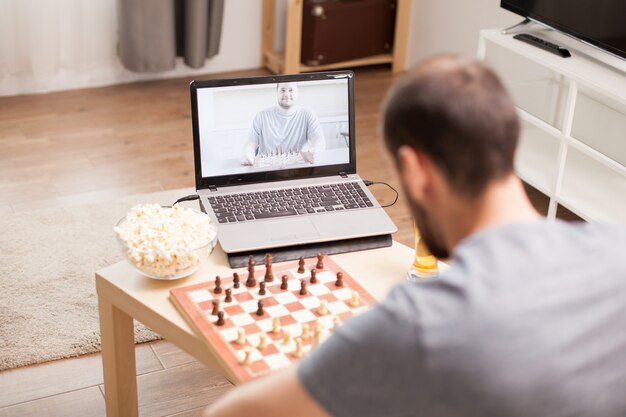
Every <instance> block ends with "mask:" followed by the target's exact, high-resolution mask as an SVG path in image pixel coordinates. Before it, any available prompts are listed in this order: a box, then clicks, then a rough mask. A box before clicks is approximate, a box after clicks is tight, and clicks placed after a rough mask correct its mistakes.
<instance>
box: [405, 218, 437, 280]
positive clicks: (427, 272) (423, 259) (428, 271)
mask: <svg viewBox="0 0 626 417" xmlns="http://www.w3.org/2000/svg"><path fill="white" fill-rule="evenodd" d="M413 229H414V230H415V256H414V257H413V265H411V269H410V270H409V273H408V277H407V279H408V280H409V281H419V280H420V279H422V278H435V277H437V276H438V275H439V267H438V266H437V258H435V257H434V256H433V255H432V254H431V253H430V252H429V251H428V248H427V247H426V244H425V243H424V241H423V240H422V236H421V235H420V231H419V229H418V228H417V226H416V225H415V224H413Z"/></svg>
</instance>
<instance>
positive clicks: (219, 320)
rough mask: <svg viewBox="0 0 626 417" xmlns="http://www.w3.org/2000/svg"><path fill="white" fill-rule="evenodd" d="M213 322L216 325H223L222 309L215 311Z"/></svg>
mask: <svg viewBox="0 0 626 417" xmlns="http://www.w3.org/2000/svg"><path fill="white" fill-rule="evenodd" d="M215 324H217V325H218V326H223V325H224V312H223V311H218V312H217V322H216V323H215Z"/></svg>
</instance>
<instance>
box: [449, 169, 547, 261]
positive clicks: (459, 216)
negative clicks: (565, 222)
mask: <svg viewBox="0 0 626 417" xmlns="http://www.w3.org/2000/svg"><path fill="white" fill-rule="evenodd" d="M454 198H459V199H460V198H462V197H454ZM448 207H450V208H451V209H450V210H449V211H448V213H446V214H447V215H446V216H445V217H446V218H447V219H449V220H448V221H444V222H443V223H444V225H443V228H444V236H445V238H446V246H448V247H449V248H451V249H452V250H453V249H454V248H455V247H456V246H457V245H458V244H459V242H461V241H462V240H463V239H465V238H466V237H468V236H470V235H471V234H473V233H476V232H478V231H479V230H482V229H487V228H489V227H494V226H500V225H504V224H510V223H523V222H531V221H535V220H538V219H540V218H541V215H540V214H539V213H538V212H537V210H535V208H534V207H533V205H532V204H531V203H530V201H529V200H528V196H527V195H526V191H525V190H524V186H523V185H522V182H521V181H520V180H519V178H517V177H516V176H515V175H511V176H509V177H507V178H505V179H503V180H501V181H499V182H496V183H494V184H491V185H490V186H488V188H487V190H486V191H485V192H484V193H483V195H482V196H481V197H480V198H479V199H477V200H475V201H470V202H468V201H463V202H456V204H449V205H448ZM468 213H472V214H473V215H471V216H470V215H468ZM451 252H452V251H451Z"/></svg>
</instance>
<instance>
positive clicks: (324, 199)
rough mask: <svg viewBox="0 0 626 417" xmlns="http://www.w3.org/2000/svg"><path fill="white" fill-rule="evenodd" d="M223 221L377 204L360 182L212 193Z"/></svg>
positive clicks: (295, 214)
mask: <svg viewBox="0 0 626 417" xmlns="http://www.w3.org/2000/svg"><path fill="white" fill-rule="evenodd" d="M209 203H210V204H211V207H212V208H213V211H214V212H215V215H216V216H217V220H218V221H219V222H220V223H236V222H245V221H252V220H259V219H271V218H275V217H285V216H299V215H305V214H312V213H324V212H328V211H341V210H355V209H361V208H367V207H373V206H374V204H373V203H372V202H371V201H370V199H369V198H368V197H367V194H365V191H363V190H362V189H361V187H360V186H359V183H357V182H349V183H341V184H327V185H317V186H312V187H299V188H287V189H282V190H271V191H257V192H250V193H239V194H229V195H224V196H218V197H209Z"/></svg>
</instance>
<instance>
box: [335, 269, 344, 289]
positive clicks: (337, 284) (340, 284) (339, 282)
mask: <svg viewBox="0 0 626 417" xmlns="http://www.w3.org/2000/svg"><path fill="white" fill-rule="evenodd" d="M335 287H343V272H337V281H335Z"/></svg>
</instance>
